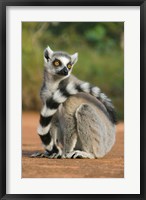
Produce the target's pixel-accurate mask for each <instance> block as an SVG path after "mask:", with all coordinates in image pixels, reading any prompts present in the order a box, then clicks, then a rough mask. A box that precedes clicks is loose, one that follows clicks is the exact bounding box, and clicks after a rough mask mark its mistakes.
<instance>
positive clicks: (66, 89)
mask: <svg viewBox="0 0 146 200" xmlns="http://www.w3.org/2000/svg"><path fill="white" fill-rule="evenodd" d="M79 92H85V93H89V94H91V95H92V96H94V97H96V98H97V99H99V100H100V101H101V102H102V103H103V104H104V105H105V107H106V109H107V111H108V113H109V116H110V119H111V121H112V122H113V123H114V124H115V123H116V116H115V111H114V107H113V105H112V103H111V100H110V99H109V98H108V97H107V96H106V95H105V94H104V93H101V92H100V89H99V88H98V87H92V86H91V85H90V84H89V83H82V84H75V83H73V82H70V83H68V84H66V85H64V84H60V87H59V88H58V90H57V91H56V92H55V93H54V94H53V96H52V97H51V98H49V99H47V101H46V104H45V105H44V106H43V109H42V111H41V115H40V124H39V127H38V134H39V136H40V138H41V140H42V142H43V144H44V146H45V149H46V150H47V151H52V150H53V148H54V149H55V148H56V146H55V147H54V141H53V138H52V137H51V133H50V128H51V120H52V118H53V115H54V114H55V113H56V111H57V109H58V107H59V105H60V104H61V103H64V102H65V101H66V99H67V98H68V97H69V96H71V95H75V94H77V93H79Z"/></svg>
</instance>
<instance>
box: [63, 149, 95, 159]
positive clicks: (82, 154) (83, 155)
mask: <svg viewBox="0 0 146 200" xmlns="http://www.w3.org/2000/svg"><path fill="white" fill-rule="evenodd" d="M64 158H90V159H93V158H95V156H94V155H93V154H91V153H87V152H85V151H79V150H76V151H72V152H70V153H67V154H65V156H64Z"/></svg>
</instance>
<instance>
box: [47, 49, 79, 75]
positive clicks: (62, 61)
mask: <svg viewBox="0 0 146 200" xmlns="http://www.w3.org/2000/svg"><path fill="white" fill-rule="evenodd" d="M77 60H78V53H75V54H73V55H69V54H68V53H66V52H62V51H54V52H53V51H52V50H51V49H50V47H47V48H46V49H45V51H44V62H45V68H46V69H47V71H48V72H49V73H50V74H52V75H58V76H61V77H68V76H69V75H70V73H71V71H72V68H73V66H74V64H75V63H76V62H77Z"/></svg>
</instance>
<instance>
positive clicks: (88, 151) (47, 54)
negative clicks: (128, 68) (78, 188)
mask: <svg viewBox="0 0 146 200" xmlns="http://www.w3.org/2000/svg"><path fill="white" fill-rule="evenodd" d="M77 59H78V54H77V53H75V54H73V55H69V54H68V53H65V52H62V51H55V52H53V51H52V50H51V49H50V47H47V48H46V49H45V51H44V81H43V85H42V88H41V92H40V96H41V99H42V102H43V108H42V110H41V115H40V124H39V127H38V134H39V136H40V138H41V140H42V143H43V145H44V148H45V150H46V152H45V154H43V156H46V157H49V158H60V157H61V158H100V157H103V156H104V155H105V154H106V153H107V152H109V151H110V149H111V148H112V146H113V144H114V142H115V123H116V120H115V113H114V107H113V105H112V103H111V100H110V99H109V98H107V96H106V95H105V94H103V93H101V91H100V89H99V88H98V87H95V86H91V84H89V83H87V82H83V81H81V80H79V79H77V78H76V77H74V76H73V75H71V71H72V68H73V66H74V64H75V63H76V62H77ZM38 155H39V154H37V155H33V156H38ZM41 156H42V155H41Z"/></svg>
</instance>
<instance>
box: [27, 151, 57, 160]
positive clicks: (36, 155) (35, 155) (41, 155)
mask: <svg viewBox="0 0 146 200" xmlns="http://www.w3.org/2000/svg"><path fill="white" fill-rule="evenodd" d="M31 158H61V155H60V153H52V154H50V152H48V151H45V152H44V153H41V152H36V153H33V154H32V155H31Z"/></svg>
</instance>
